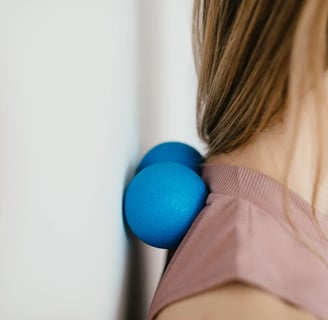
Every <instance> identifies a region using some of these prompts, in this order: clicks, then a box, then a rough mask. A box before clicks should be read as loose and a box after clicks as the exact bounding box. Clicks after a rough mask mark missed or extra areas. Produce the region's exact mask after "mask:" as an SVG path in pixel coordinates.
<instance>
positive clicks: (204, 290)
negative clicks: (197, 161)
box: [148, 164, 328, 320]
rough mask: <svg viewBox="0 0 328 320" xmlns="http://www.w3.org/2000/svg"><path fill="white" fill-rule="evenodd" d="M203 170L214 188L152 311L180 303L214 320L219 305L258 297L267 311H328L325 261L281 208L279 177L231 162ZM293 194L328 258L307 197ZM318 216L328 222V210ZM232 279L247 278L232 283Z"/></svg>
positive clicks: (297, 215)
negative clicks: (301, 238)
mask: <svg viewBox="0 0 328 320" xmlns="http://www.w3.org/2000/svg"><path fill="white" fill-rule="evenodd" d="M202 177H203V179H204V181H205V182H206V183H207V184H208V186H209V189H210V194H209V196H208V198H207V201H206V206H205V208H204V209H203V210H202V211H201V212H200V214H199V215H198V217H197V218H196V220H195V221H194V223H193V225H192V227H191V229H190V230H189V231H188V233H187V235H186V236H185V238H184V239H183V241H182V243H181V244H180V246H179V248H178V250H177V251H176V253H175V255H174V256H173V258H172V259H171V261H170V263H169V265H168V267H167V269H166V270H165V273H164V275H163V277H162V279H161V282H160V284H159V287H158V289H157V292H156V294H155V296H154V299H153V302H152V305H151V308H150V312H149V318H148V319H150V320H153V319H155V316H156V315H157V314H158V312H159V311H161V310H163V309H164V308H166V307H168V308H167V309H166V311H165V310H164V312H163V314H162V315H160V317H164V316H165V314H166V313H168V314H170V313H171V312H173V313H174V312H180V311H183V312H186V313H189V312H190V311H192V314H194V316H195V317H196V315H197V313H196V311H195V310H194V309H189V306H193V308H196V309H197V310H199V311H201V312H202V317H203V318H204V319H207V318H206V317H210V318H208V319H212V318H213V317H214V318H213V320H214V319H216V318H215V312H216V311H219V310H221V306H225V308H226V312H230V311H234V310H237V309H238V308H239V309H238V310H239V311H238V312H241V311H243V312H246V310H248V311H249V312H251V311H252V308H253V307H255V305H257V309H258V311H259V312H260V310H262V311H263V312H266V319H269V317H270V316H274V315H276V314H277V313H280V312H281V313H284V312H287V314H295V316H296V315H297V314H302V312H301V311H298V309H299V310H305V311H304V312H305V313H304V316H305V315H306V313H307V314H312V316H316V317H318V318H319V319H328V308H327V305H326V297H327V296H328V269H327V268H326V266H325V264H324V263H323V262H322V261H321V260H320V259H319V258H318V257H317V256H316V255H315V254H313V253H312V252H311V251H310V250H309V249H308V248H307V247H306V246H305V245H304V244H303V243H301V242H300V241H299V240H298V239H297V238H296V236H295V234H294V231H293V229H292V227H291V226H290V224H289V222H288V219H287V218H286V216H285V213H284V207H283V202H282V193H281V191H282V185H281V184H280V183H279V182H278V181H276V180H274V179H272V178H271V177H269V176H266V175H264V174H262V173H260V172H258V171H254V170H251V169H248V168H244V167H237V166H230V165H211V164H204V165H203V168H202ZM288 199H289V202H290V209H291V211H290V213H291V216H292V217H293V219H295V220H296V221H297V224H298V225H299V227H300V230H301V232H302V233H303V234H304V235H305V236H306V237H307V238H306V239H307V241H309V242H311V243H312V244H313V245H315V246H317V247H318V248H320V249H321V251H322V252H321V253H322V254H323V255H324V254H326V258H328V255H327V250H325V248H324V246H323V243H322V242H321V240H320V236H319V234H318V233H317V229H316V226H315V224H314V223H313V221H312V220H311V216H310V215H309V212H311V206H310V204H309V203H307V202H306V201H305V200H304V199H303V198H301V197H300V196H299V195H298V194H296V193H294V192H293V191H291V190H290V191H289V194H288ZM318 216H319V219H320V222H321V224H322V227H323V228H325V230H328V217H327V216H324V215H322V214H321V213H318ZM235 282H241V283H243V284H244V286H243V285H239V287H236V286H231V287H230V285H231V283H235ZM227 284H228V285H229V286H228V287H225V285H227ZM245 285H248V286H251V287H253V288H255V289H251V290H250V289H246V288H247V286H245ZM214 288H217V289H216V290H214V291H213V289H214ZM236 289H238V290H237V291H236ZM245 290H248V291H249V292H248V296H249V298H248V299H247V300H245V304H244V307H245V308H244V309H243V308H241V305H240V304H241V303H242V302H240V301H239V295H240V294H243V293H245ZM232 293H233V295H234V298H232ZM243 297H245V295H244V294H243ZM229 299H230V300H229ZM214 300H215V301H216V302H215V303H213V301H214ZM179 301H181V302H179ZM227 301H230V306H233V305H234V309H230V307H229V304H227ZM247 301H248V302H251V303H250V304H248V303H247ZM207 303H208V304H209V305H208V308H207V309H205V310H202V308H203V304H205V305H206V304H207ZM292 306H293V307H292ZM186 307H188V308H186ZM276 307H277V308H276ZM247 308H249V309H247ZM270 308H271V309H272V312H273V313H270V311H269V310H270ZM253 309H254V308H253ZM253 311H256V310H253ZM212 312H214V313H213V314H212ZM186 315H187V314H186ZM211 317H212V318H211ZM159 319H160V318H159ZM171 319H184V317H183V316H182V315H181V317H177V318H171ZM188 319H189V318H188ZM219 319H220V318H219ZM305 319H306V318H305ZM309 319H310V318H309Z"/></svg>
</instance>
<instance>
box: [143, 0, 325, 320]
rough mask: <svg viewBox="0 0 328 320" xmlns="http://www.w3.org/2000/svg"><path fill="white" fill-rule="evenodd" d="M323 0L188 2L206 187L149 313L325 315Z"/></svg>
mask: <svg viewBox="0 0 328 320" xmlns="http://www.w3.org/2000/svg"><path fill="white" fill-rule="evenodd" d="M327 20H328V1H327V0H288V1H286V0H274V1H267V0H196V1H195V3H194V44H195V57H196V67H197V70H198V76H199V87H198V100H197V119H198V130H199V135H200V137H201V138H202V140H203V141H204V142H205V143H206V146H207V153H206V156H205V161H204V163H203V164H202V166H201V169H202V177H203V179H204V180H205V182H207V184H208V186H209V189H210V194H209V196H208V199H207V202H206V206H205V208H204V209H203V210H202V212H200V214H199V215H198V217H197V218H196V220H195V221H194V223H193V225H192V227H191V229H190V230H189V231H188V233H187V235H186V236H185V238H184V239H183V241H182V243H181V244H180V246H179V248H178V249H177V251H176V252H175V254H174V256H173V258H172V260H171V261H170V263H169V265H168V267H167V269H166V270H165V273H164V275H163V277H162V279H161V281H160V284H159V286H158V288H157V291H156V293H155V296H154V299H153V301H152V305H151V308H150V311H149V316H148V319H151V320H153V319H156V320H168V319H169V320H184V319H188V320H194V319H195V320H196V319H197V320H200V319H208V320H217V319H229V320H234V319H267V320H270V319H275V320H276V319H299V320H302V319H328V304H327V301H328V300H327V299H328V250H327V248H328V239H327V234H328V216H327V215H326V214H327V213H328V196H327V192H328V191H327V190H328V178H327V174H326V173H327V170H328V161H327V154H328V140H327V139H326V137H328V105H327V103H328V90H327V88H328V77H327V72H326V69H327V60H328V59H327V50H326V48H327V41H328V38H327Z"/></svg>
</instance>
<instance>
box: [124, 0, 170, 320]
mask: <svg viewBox="0 0 328 320" xmlns="http://www.w3.org/2000/svg"><path fill="white" fill-rule="evenodd" d="M162 7H163V3H162V4H161V3H160V2H158V1H153V0H140V2H138V6H137V10H136V11H137V12H136V14H137V19H136V20H137V30H138V31H137V39H136V41H137V44H136V46H137V47H136V51H137V59H136V60H137V66H136V74H137V79H136V81H137V87H138V93H137V102H136V103H137V105H138V119H137V121H138V126H139V128H138V131H139V139H140V150H139V153H140V154H139V159H138V160H139V161H140V160H141V158H142V155H143V154H144V153H145V152H146V151H147V150H148V149H149V148H150V147H152V146H154V145H155V144H157V143H159V142H160V140H161V138H162V137H161V134H162V130H161V126H162V121H161V110H163V105H161V97H162V95H163V86H164V84H163V74H162V73H163V65H162V63H163V62H164V58H165V57H164V56H163V55H164V54H163V51H164V50H163V46H164V44H163V39H162V37H161V34H162V32H163V29H162V28H163V17H162V15H163V12H162V9H163V8H162ZM164 111H165V110H164ZM136 167H137V163H136V164H134V166H133V168H132V167H131V168H129V173H130V175H127V178H128V176H129V177H130V179H132V177H133V175H134V170H135V168H136ZM130 179H126V185H127V183H129V181H130ZM124 228H125V232H126V236H127V241H128V249H127V265H126V268H127V269H126V279H125V281H126V283H125V288H126V289H125V291H124V295H125V296H124V297H123V300H124V301H125V303H124V310H123V315H124V316H123V318H122V319H123V320H145V319H146V315H147V312H148V308H149V304H150V299H151V297H152V293H153V290H154V287H155V286H156V282H157V279H158V272H159V273H160V272H161V266H160V264H158V263H157V264H156V260H159V259H158V256H157V253H155V254H154V252H156V250H155V251H153V250H152V249H151V248H149V247H148V246H147V245H145V244H143V243H142V242H141V241H139V240H138V239H137V238H136V237H135V236H134V235H133V234H132V233H131V231H130V230H129V228H128V227H127V225H126V224H125V225H124ZM160 254H161V253H160ZM154 261H155V265H154V264H152V262H154ZM147 272H150V273H149V274H147Z"/></svg>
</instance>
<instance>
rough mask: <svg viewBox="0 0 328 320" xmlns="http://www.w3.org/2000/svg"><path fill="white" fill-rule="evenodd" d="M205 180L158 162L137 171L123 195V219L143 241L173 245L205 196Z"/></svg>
mask: <svg viewBox="0 0 328 320" xmlns="http://www.w3.org/2000/svg"><path fill="white" fill-rule="evenodd" d="M207 193H208V191H207V187H206V184H205V182H204V181H203V180H202V179H201V177H200V176H199V175H197V174H196V173H195V172H194V171H193V170H191V169H190V168H188V167H186V166H184V165H181V164H179V163H175V162H160V163H156V164H153V165H151V166H148V167H147V168H145V169H144V170H142V171H140V172H139V173H138V174H137V175H136V176H135V177H134V178H133V180H132V181H131V183H130V184H129V185H128V187H127V189H126V192H125V197H124V213H125V218H126V222H127V224H128V225H129V227H130V229H131V230H132V232H133V233H134V234H135V235H136V236H137V237H138V238H139V239H140V240H142V241H144V242H145V243H147V244H149V245H151V246H154V247H157V248H165V249H171V248H176V247H177V246H178V244H179V243H180V241H181V240H182V238H183V237H184V235H185V233H186V232H187V230H188V229H189V227H190V226H191V224H192V222H193V221H194V219H195V218H196V216H197V214H198V213H199V212H200V211H201V209H202V208H203V207H204V205H205V201H206V198H207Z"/></svg>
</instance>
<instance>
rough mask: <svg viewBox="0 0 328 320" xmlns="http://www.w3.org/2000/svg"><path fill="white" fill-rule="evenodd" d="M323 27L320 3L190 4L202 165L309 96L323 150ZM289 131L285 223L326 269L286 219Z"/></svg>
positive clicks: (324, 5)
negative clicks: (312, 98)
mask: <svg viewBox="0 0 328 320" xmlns="http://www.w3.org/2000/svg"><path fill="white" fill-rule="evenodd" d="M327 21H328V1H327V0H287V1H286V0H274V1H269V0H263V1H262V0H195V1H194V15H193V45H194V57H195V62H196V63H195V64H196V69H197V73H198V80H199V83H198V94H197V130H198V134H199V136H200V138H201V139H202V141H204V142H205V144H206V146H207V152H206V154H205V159H207V158H209V157H210V156H212V155H214V154H220V153H230V152H232V151H234V150H236V149H238V148H239V147H242V146H245V145H246V144H249V143H251V142H252V140H253V139H255V138H256V136H257V135H258V134H259V133H261V132H262V131H263V130H264V129H268V128H271V127H273V126H274V125H276V124H277V123H279V122H281V121H282V119H283V118H284V115H285V114H286V111H287V109H288V108H297V107H299V106H300V105H301V104H300V101H301V98H302V96H303V95H304V94H305V93H306V92H307V91H308V90H309V89H310V88H311V89H313V88H315V91H316V95H317V101H318V103H317V104H316V106H317V108H318V112H317V114H318V125H317V128H318V139H319V145H320V143H322V141H320V139H321V136H322V135H320V134H319V132H320V130H321V128H322V124H321V119H322V117H321V116H320V110H321V108H320V107H319V104H320V102H321V94H322V90H323V88H322V85H321V83H322V77H323V73H324V71H325V70H326V69H327V60H328V59H327V43H328V38H327ZM296 114H298V115H299V114H300V113H299V112H298V113H296ZM296 123H297V125H295V127H294V130H293V146H292V147H291V148H290V149H289V151H288V152H289V154H288V159H289V161H288V163H287V165H286V167H285V174H284V179H285V180H284V186H285V191H286V192H285V196H284V199H285V201H284V202H285V209H286V215H287V217H288V219H289V222H290V224H291V225H292V227H293V229H294V231H295V233H296V235H297V236H298V237H299V239H300V240H301V241H302V242H303V243H304V244H305V245H306V246H307V247H308V248H309V249H310V250H311V251H312V252H314V253H315V254H317V256H318V257H320V258H321V260H322V261H323V262H324V263H325V264H326V265H327V266H328V261H326V260H325V259H324V258H323V257H322V255H321V254H320V253H319V252H318V250H316V248H314V247H312V246H311V245H310V244H309V243H307V242H306V241H304V239H303V238H302V237H301V234H300V233H299V229H298V228H297V226H296V225H295V224H294V223H293V221H292V219H291V217H290V215H289V209H288V203H287V181H288V180H287V179H288V172H289V168H290V165H291V161H292V157H293V153H294V151H295V141H296V138H297V133H298V130H299V125H298V123H299V117H298V118H296ZM319 151H320V150H318V152H319ZM321 162H322V157H321V155H320V153H318V155H317V166H316V172H315V181H314V188H313V193H312V201H311V203H312V213H313V218H314V219H315V222H316V224H317V226H318V227H319V223H318V220H317V217H316V213H315V203H316V201H317V197H318V189H319V182H320V177H321V170H322V163H321ZM318 230H319V232H320V235H321V236H322V237H324V238H325V239H326V240H328V239H327V236H326V235H325V234H324V233H323V230H322V229H321V228H320V227H319V228H318Z"/></svg>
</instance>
